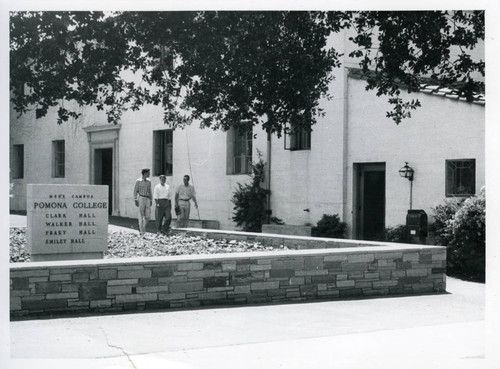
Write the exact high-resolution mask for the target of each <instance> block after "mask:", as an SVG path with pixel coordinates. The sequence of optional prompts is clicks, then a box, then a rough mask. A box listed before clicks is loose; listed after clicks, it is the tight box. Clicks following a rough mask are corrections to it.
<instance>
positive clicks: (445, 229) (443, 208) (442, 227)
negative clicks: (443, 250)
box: [429, 199, 465, 246]
mask: <svg viewBox="0 0 500 369" xmlns="http://www.w3.org/2000/svg"><path fill="white" fill-rule="evenodd" d="M464 201H465V200H464V199H459V200H456V199H454V200H446V201H445V203H444V205H438V206H436V207H435V208H433V209H432V210H433V212H434V222H433V223H432V224H430V225H429V233H430V234H432V236H433V237H434V241H435V242H434V243H435V244H436V245H442V246H447V245H448V244H449V243H450V242H451V241H452V239H453V232H452V229H451V222H452V220H453V217H454V216H455V213H456V212H457V211H458V210H459V209H460V207H461V206H462V204H463V202H464Z"/></svg>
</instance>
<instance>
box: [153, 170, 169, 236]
mask: <svg viewBox="0 0 500 369" xmlns="http://www.w3.org/2000/svg"><path fill="white" fill-rule="evenodd" d="M166 180H167V176H165V175H164V174H162V175H160V183H158V184H157V185H156V186H155V188H154V190H153V198H154V199H155V203H156V212H155V216H156V231H157V232H158V234H161V233H163V234H167V233H168V232H169V231H170V223H171V222H172V201H171V200H172V194H171V191H170V186H169V185H168V184H166V183H165V182H166ZM163 219H165V225H164V226H163V229H162V223H163Z"/></svg>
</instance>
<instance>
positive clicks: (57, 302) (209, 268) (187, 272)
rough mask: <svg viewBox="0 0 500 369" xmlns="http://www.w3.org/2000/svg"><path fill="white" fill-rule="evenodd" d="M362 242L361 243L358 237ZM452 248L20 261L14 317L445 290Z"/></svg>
mask: <svg viewBox="0 0 500 369" xmlns="http://www.w3.org/2000/svg"><path fill="white" fill-rule="evenodd" d="M358 242H359V241H358ZM445 266H446V249H445V248H444V247H440V246H420V245H419V246H415V245H403V244H394V245H390V244H382V245H379V246H372V245H369V246H365V247H359V246H358V247H347V248H332V249H315V250H290V251H273V252H259V253H257V252H253V253H233V254H218V255H189V256H174V257H158V258H134V259H109V260H89V261H87V260H82V261H58V262H37V263H19V264H11V266H10V311H11V316H12V317H20V316H29V315H45V314H56V313H61V312H71V313H79V312H118V311H127V310H143V309H168V308H189V307H198V306H205V305H224V304H231V305H233V304H258V303H275V302H293V301H305V300H320V299H329V300H331V299H342V298H350V297H355V296H359V297H363V296H385V295H407V294H422V293H440V292H444V291H445V289H446V268H445Z"/></svg>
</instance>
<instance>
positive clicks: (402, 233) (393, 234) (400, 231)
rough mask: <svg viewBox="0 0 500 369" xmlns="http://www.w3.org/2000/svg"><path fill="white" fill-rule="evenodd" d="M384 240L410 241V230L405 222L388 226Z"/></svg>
mask: <svg viewBox="0 0 500 369" xmlns="http://www.w3.org/2000/svg"><path fill="white" fill-rule="evenodd" d="M384 240H385V241H386V242H399V243H410V242H411V237H410V231H409V229H408V227H407V226H406V225H404V224H400V225H397V226H394V227H389V228H386V229H385V237H384Z"/></svg>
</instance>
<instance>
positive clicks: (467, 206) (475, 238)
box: [447, 189, 486, 282]
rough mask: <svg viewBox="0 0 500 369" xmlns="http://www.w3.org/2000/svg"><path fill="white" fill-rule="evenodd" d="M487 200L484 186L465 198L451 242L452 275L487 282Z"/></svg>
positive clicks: (454, 222) (449, 264) (449, 262)
mask: <svg viewBox="0 0 500 369" xmlns="http://www.w3.org/2000/svg"><path fill="white" fill-rule="evenodd" d="M485 218H486V199H485V193H484V189H483V190H481V192H480V194H479V195H478V196H477V197H471V198H469V199H467V200H465V201H464V202H463V204H462V206H461V208H460V209H459V210H458V211H457V212H456V213H455V216H454V218H453V220H452V221H451V230H452V234H453V239H452V241H451V242H450V243H449V245H448V257H447V259H448V269H449V271H450V274H453V275H459V276H461V277H464V278H466V279H469V280H474V281H480V282H484V279H485V265H486V222H485V220H486V219H485Z"/></svg>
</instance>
